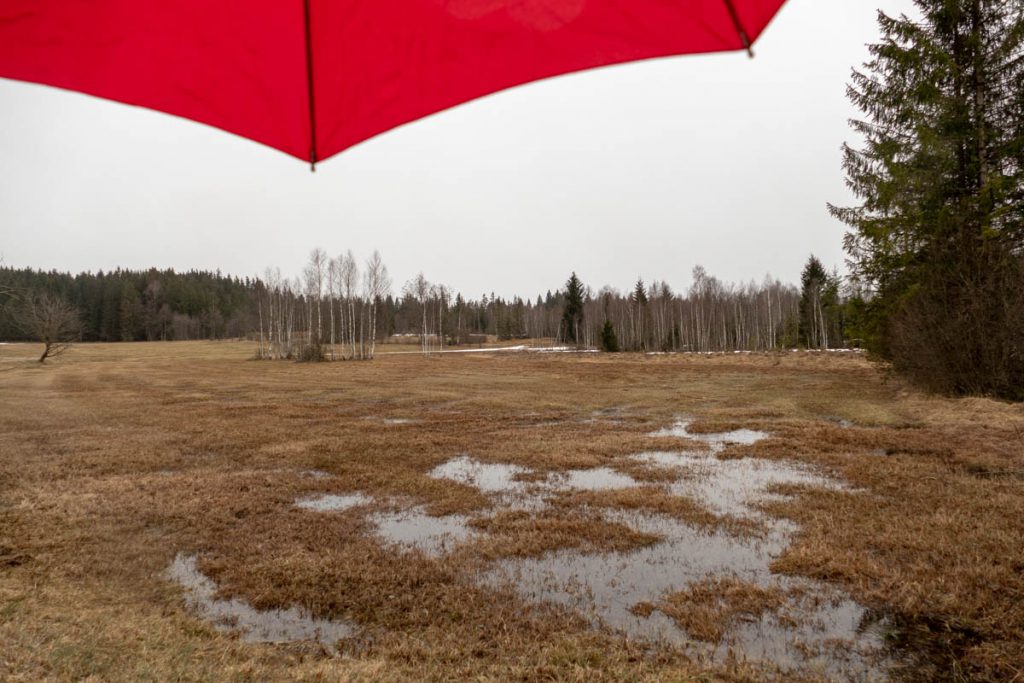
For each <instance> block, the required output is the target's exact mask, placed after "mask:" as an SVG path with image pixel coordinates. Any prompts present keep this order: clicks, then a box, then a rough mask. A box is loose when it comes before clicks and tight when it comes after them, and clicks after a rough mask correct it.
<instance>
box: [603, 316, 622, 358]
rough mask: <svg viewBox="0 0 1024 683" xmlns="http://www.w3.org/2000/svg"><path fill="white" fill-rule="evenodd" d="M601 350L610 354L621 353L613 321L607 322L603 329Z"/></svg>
mask: <svg viewBox="0 0 1024 683" xmlns="http://www.w3.org/2000/svg"><path fill="white" fill-rule="evenodd" d="M601 350H602V351H607V352H608V353H618V351H619V339H618V337H616V336H615V325H612V321H611V320H605V321H604V327H602V328H601Z"/></svg>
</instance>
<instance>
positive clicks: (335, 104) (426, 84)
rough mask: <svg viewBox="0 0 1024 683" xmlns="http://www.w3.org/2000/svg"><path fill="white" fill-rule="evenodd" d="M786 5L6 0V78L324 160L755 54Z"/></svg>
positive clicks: (725, 0) (589, 0) (0, 55)
mask: <svg viewBox="0 0 1024 683" xmlns="http://www.w3.org/2000/svg"><path fill="white" fill-rule="evenodd" d="M784 2H785V0H176V1H175V2H167V1H161V0H156V1H146V0H90V2H82V1H81V0H3V2H0V76H2V77H6V78H13V79H18V80H23V81H32V82H37V83H46V84H49V85H54V86H57V87H61V88H67V89H70V90H77V91H81V92H84V93H89V94H92V95H98V96H100V97H104V98H108V99H111V100H117V101H119V102H126V103H129V104H135V105H140V106H143V107H149V108H151V109H156V110H159V111H163V112H167V113H169V114H175V115H177V116H183V117H185V118H188V119H192V120H195V121H200V122H202V123H206V124H209V125H211V126H216V127H217V128H222V129H224V130H226V131H230V132H232V133H236V134H238V135H241V136H243V137H246V138H250V139H252V140H256V141H257V142H261V143H263V144H266V145H269V146H270V147H273V148H275V149H279V150H281V151H282V152H285V153H287V154H291V155H293V156H296V157H298V158H300V159H304V160H307V161H311V162H316V161H318V160H323V159H326V158H327V157H330V156H332V155H334V154H337V153H338V152H340V151H342V150H344V149H346V148H348V147H351V146H353V145H355V144H357V143H359V142H361V141H363V140H366V139H367V138H370V137H373V136H374V135H377V134H379V133H382V132H384V131H387V130H389V129H391V128H394V127H395V126H399V125H401V124H403V123H407V122H409V121H414V120H416V119H419V118H422V117H424V116H427V115H429V114H432V113H434V112H437V111H440V110H442V109H446V108H448V107H452V106H454V105H457V104H459V103H462V102H465V101H467V100H471V99H474V98H476V97H480V96H482V95H486V94H488V93H492V92H495V91H498V90H502V89H504V88H509V87H511V86H515V85H519V84H522V83H527V82H530V81H535V80H538V79H542V78H547V77H550V76H555V75H558V74H563V73H568V72H572V71H579V70H582V69H589V68H592V67H597V66H604V65H608V64H616V63H621V62H629V61H634V60H639V59H647V58H651V57H664V56H669V55H681V54H692V53H698V52H718V51H725V50H738V49H744V48H746V49H749V47H750V45H751V44H752V43H753V42H754V41H755V40H756V39H757V37H758V36H759V35H760V34H761V32H762V30H764V28H765V26H766V25H767V24H768V22H769V21H770V20H771V19H772V17H773V16H774V15H775V13H776V12H778V10H779V8H780V7H781V6H782V4H783V3H784Z"/></svg>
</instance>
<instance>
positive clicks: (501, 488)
mask: <svg viewBox="0 0 1024 683" xmlns="http://www.w3.org/2000/svg"><path fill="white" fill-rule="evenodd" d="M651 436H656V437H677V438H685V439H688V440H691V441H695V442H697V444H698V448H697V450H664V451H652V452H644V453H637V454H633V455H628V456H624V460H628V461H631V463H632V465H633V466H634V467H635V466H636V464H637V463H639V464H641V465H643V466H645V467H648V468H653V469H657V470H662V474H666V473H667V474H668V476H667V477H662V478H661V479H659V481H660V482H661V483H657V484H652V483H650V482H638V481H637V480H635V479H633V478H632V477H630V476H629V475H627V474H624V473H623V472H620V471H618V470H616V469H614V468H613V467H608V466H605V467H596V468H591V469H580V470H567V471H560V472H546V473H545V472H537V471H534V470H531V469H529V468H527V467H523V466H521V465H515V464H511V463H485V462H480V461H477V460H475V459H473V458H471V457H470V456H467V455H461V456H459V457H456V458H453V459H451V460H449V461H447V462H445V463H443V464H441V465H439V466H437V467H436V468H434V469H433V470H432V471H430V472H429V473H428V475H429V476H430V477H433V478H436V479H445V480H449V481H453V482H457V483H459V484H462V485H465V486H471V487H473V488H475V489H477V490H478V491H480V492H481V493H483V494H484V495H486V496H487V497H488V498H489V499H490V501H491V502H492V510H490V511H489V513H501V512H503V511H507V510H527V511H529V512H531V513H536V512H539V511H542V510H544V509H546V508H548V507H549V506H550V505H551V503H552V501H553V499H555V498H556V497H558V496H560V495H561V494H563V493H565V492H572V491H608V490H619V489H628V488H634V487H637V486H641V485H643V486H660V487H661V488H662V490H663V492H664V493H667V494H669V495H671V496H679V497H685V498H687V499H689V500H692V501H694V502H696V503H698V504H699V505H701V506H702V507H704V508H706V509H707V510H708V511H710V512H712V513H714V514H715V515H718V516H721V517H725V518H732V519H739V520H747V521H751V522H753V523H754V525H755V526H756V527H757V529H758V533H749V531H750V527H749V525H748V526H747V527H746V530H747V532H748V533H744V534H742V535H734V534H732V533H730V532H729V528H730V525H729V524H722V525H720V526H719V527H717V528H713V529H708V528H705V527H697V526H692V525H690V524H688V523H686V522H684V521H682V520H680V519H677V518H674V517H670V516H667V515H663V514H654V513H650V512H644V511H636V510H623V509H620V508H600V509H597V510H592V512H594V513H596V514H599V515H601V516H602V517H603V518H604V519H605V521H608V522H613V523H619V524H623V525H626V526H628V527H630V528H631V529H633V530H635V531H638V532H642V533H645V534H651V535H654V536H656V537H658V538H659V539H660V540H659V541H658V542H656V543H653V544H651V545H649V546H645V547H642V548H639V549H636V550H631V551H608V552H583V551H579V550H561V551H557V552H551V553H547V554H545V555H543V556H541V557H532V558H513V559H505V560H499V561H495V562H492V563H490V564H489V565H488V566H487V567H486V569H485V570H484V572H483V573H482V574H481V575H480V576H475V577H473V580H475V581H478V582H480V583H482V584H483V585H488V586H494V587H498V586H510V587H511V588H513V589H514V590H515V591H516V592H518V593H519V595H521V596H522V597H523V598H524V599H525V600H527V601H530V602H535V603H548V604H555V605H561V606H564V607H567V608H569V609H573V610H576V611H578V612H579V613H581V614H582V615H584V616H585V617H587V618H589V619H590V620H591V621H592V623H593V624H594V625H595V627H607V628H610V629H612V630H615V631H618V632H620V633H622V634H624V635H625V636H626V637H628V638H631V639H637V640H643V641H648V642H655V643H663V644H668V645H671V646H676V647H679V648H681V649H683V650H684V651H686V652H687V653H688V654H691V655H693V656H696V657H698V658H704V659H708V660H712V661H725V660H732V659H738V660H741V661H742V660H747V661H762V662H765V663H768V664H769V665H774V666H777V667H781V668H782V669H783V670H789V671H793V672H799V673H801V674H806V675H810V676H832V677H838V678H854V679H879V678H885V677H886V671H887V668H888V666H889V665H890V664H891V662H890V660H888V659H887V658H886V656H885V648H884V642H883V640H882V636H881V635H880V627H879V625H878V623H877V620H876V619H874V618H873V617H872V616H871V615H870V614H869V613H868V612H867V610H865V608H863V607H862V606H860V605H858V604H857V603H855V602H854V601H852V600H850V599H849V598H848V597H847V596H846V595H845V594H843V593H842V592H840V591H839V590H838V589H836V588H834V587H832V586H829V585H827V584H825V583H821V582H816V581H811V580H807V579H798V578H793V577H786V576H781V575H777V574H773V573H772V571H771V569H770V566H771V563H772V561H773V560H774V559H775V558H777V557H778V556H779V555H780V554H781V553H782V552H783V551H784V550H785V549H786V547H787V546H788V545H789V543H790V541H791V539H792V537H793V534H794V533H795V532H796V531H797V527H796V526H795V525H794V524H793V523H792V522H789V521H787V520H784V519H778V518H775V517H772V516H771V515H768V514H766V513H765V512H764V511H763V508H762V507H761V504H762V503H764V502H767V501H772V500H778V499H781V498H784V496H783V495H782V494H781V493H779V492H778V491H779V490H784V487H785V486H787V485H797V486H804V487H817V488H833V489H836V488H839V489H842V488H844V487H843V484H842V483H841V482H838V481H836V480H834V479H831V478H829V477H827V476H824V475H823V474H821V473H820V472H817V471H815V470H814V469H812V468H810V467H807V466H805V465H802V464H800V463H795V462H789V461H780V460H768V459H761V458H756V457H742V458H726V459H720V458H719V457H718V456H719V455H720V454H721V452H722V451H723V450H724V449H725V448H726V447H727V446H728V445H730V444H746V445H753V444H756V443H757V442H758V441H759V440H761V439H763V438H765V437H767V436H768V435H767V434H766V433H764V432H759V431H754V430H750V429H737V430H733V431H728V432H723V433H717V434H695V433H691V432H690V431H689V422H688V421H685V420H681V421H678V422H676V423H675V424H673V425H671V426H670V427H666V428H664V429H660V430H658V431H656V432H653V433H652V434H651ZM375 502H380V503H382V504H386V505H389V506H390V507H391V510H390V511H379V509H378V510H377V511H370V510H367V511H365V512H364V513H363V514H366V518H367V520H368V521H369V522H371V523H372V524H373V526H374V528H375V533H376V535H377V536H378V537H379V538H380V541H381V543H383V544H385V545H388V546H393V547H395V548H396V549H398V550H399V551H408V550H417V551H420V552H423V553H425V554H427V555H428V556H434V557H438V556H441V555H444V554H446V553H448V552H451V551H452V550H453V549H454V548H455V547H457V546H458V545H459V544H460V543H463V542H466V541H469V540H472V539H473V538H474V537H477V536H479V535H480V534H481V533H484V532H480V531H476V530H473V529H472V528H471V527H470V525H469V519H468V518H467V517H465V516H461V515H448V516H443V517H434V516H431V515H428V514H427V513H426V511H425V509H424V508H423V507H421V506H418V505H413V504H402V501H397V502H396V501H395V500H394V499H389V500H387V501H375V500H374V499H373V498H371V497H369V496H367V495H365V494H362V493H349V494H344V495H330V494H328V495H321V496H318V497H315V498H302V499H299V500H298V501H296V503H295V504H296V505H297V506H298V507H301V508H305V509H308V510H313V511H317V512H328V511H335V510H349V509H352V508H358V507H360V506H368V505H370V504H373V503H375ZM189 562H191V564H189ZM175 567H177V572H178V573H179V574H183V575H187V576H190V577H191V578H190V579H188V580H186V581H181V580H180V579H179V581H181V582H182V583H183V585H186V586H187V587H189V590H190V593H191V594H192V595H193V598H191V599H192V600H193V601H194V602H195V604H196V605H197V608H198V609H199V610H200V611H201V612H203V613H204V614H205V615H207V616H209V617H210V618H213V619H215V620H217V619H223V618H224V617H225V616H230V617H232V618H235V619H236V620H237V622H238V623H239V624H240V625H241V627H242V628H243V630H244V631H245V632H246V633H250V634H253V633H258V634H259V635H257V636H255V638H256V639H263V640H266V639H270V638H273V637H284V636H287V635H288V634H289V633H294V632H296V630H298V631H299V632H301V633H303V634H304V635H303V636H302V637H306V638H308V637H310V636H309V635H308V634H309V633H311V632H312V631H311V630H310V629H314V630H315V629H317V628H319V629H326V628H332V629H336V630H333V631H329V632H328V634H329V635H328V636H327V637H328V638H335V640H336V639H337V638H338V637H344V635H348V634H349V633H350V632H351V628H352V627H351V626H350V625H347V624H336V623H332V622H322V621H317V620H310V619H309V618H308V617H304V616H302V615H301V614H300V613H298V612H294V613H293V611H291V610H285V611H282V612H278V613H276V614H278V615H279V616H276V617H274V620H273V621H270V622H269V624H270V625H269V626H268V625H267V624H268V621H267V617H266V616H265V615H266V613H257V612H255V611H254V610H252V609H251V608H248V606H246V605H245V603H240V602H238V601H217V600H215V599H214V598H213V595H214V592H215V589H214V587H213V584H212V583H211V582H209V580H208V579H206V578H205V577H203V576H202V575H201V574H198V572H196V570H195V563H194V558H193V559H191V560H190V559H189V558H180V557H179V559H178V560H176V562H175ZM172 569H173V568H172ZM723 582H724V583H723ZM708 586H710V587H711V589H708V588H707V587H708ZM718 586H727V587H729V595H732V596H736V595H738V596H740V598H737V599H740V600H742V599H752V598H751V597H750V596H753V598H758V599H761V600H762V601H763V602H764V604H765V605H767V607H756V608H755V607H750V606H749V604H748V605H746V606H745V605H744V604H738V605H732V604H726V603H727V602H728V600H730V599H732V598H730V597H729V595H726V594H725V593H723V594H722V595H721V596H719V595H718V594H717V593H716V592H715V590H716V587H718ZM744 596H746V597H744ZM687 601H696V602H687ZM246 610H248V611H246ZM700 610H703V612H702V611H700ZM695 614H699V615H704V616H701V617H700V618H702V619H706V620H709V621H713V622H716V623H714V624H710V625H709V628H703V626H705V625H706V624H702V623H700V622H699V621H697V617H695V616H694V615H695ZM250 623H252V624H260V625H261V626H259V628H261V629H262V630H257V628H256V626H250V625H249V624H250ZM288 629H292V631H289V630H288ZM302 629H305V630H304V631H303V630H302ZM317 633H319V632H317ZM339 633H340V634H343V635H336V634H339ZM709 633H710V634H713V635H712V636H709V635H708V634H709ZM250 637H253V636H250ZM315 637H316V638H317V639H319V640H321V642H324V637H323V636H321V635H316V636H315Z"/></svg>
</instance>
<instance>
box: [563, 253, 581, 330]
mask: <svg viewBox="0 0 1024 683" xmlns="http://www.w3.org/2000/svg"><path fill="white" fill-rule="evenodd" d="M562 331H563V338H564V339H565V341H567V342H572V343H574V344H576V345H577V346H579V344H580V342H581V341H582V333H583V283H582V282H580V279H579V278H578V277H576V273H575V271H574V272H573V274H572V276H570V277H569V280H568V281H567V282H566V283H565V308H564V309H563V310H562Z"/></svg>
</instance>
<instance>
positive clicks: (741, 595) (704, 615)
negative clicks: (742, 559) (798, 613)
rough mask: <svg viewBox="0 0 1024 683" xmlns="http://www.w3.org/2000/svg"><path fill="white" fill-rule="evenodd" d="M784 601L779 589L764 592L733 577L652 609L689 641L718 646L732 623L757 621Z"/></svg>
mask: <svg viewBox="0 0 1024 683" xmlns="http://www.w3.org/2000/svg"><path fill="white" fill-rule="evenodd" d="M784 601H785V595H784V593H783V591H782V590H781V589H779V588H764V587H762V586H758V585H757V584H753V583H750V582H748V581H742V580H740V579H738V578H736V577H735V576H717V577H708V578H707V579H704V580H703V581H698V582H696V583H693V584H691V585H690V586H689V587H688V588H687V589H686V590H684V591H680V592H677V593H673V594H671V595H667V596H665V597H664V598H663V599H662V601H661V602H659V603H658V604H657V605H655V606H654V607H653V609H658V610H660V611H661V612H663V613H664V614H665V615H666V616H668V617H670V618H671V619H672V620H673V621H674V622H676V623H677V624H679V626H680V627H681V628H683V629H684V630H685V631H686V632H687V634H689V636H690V637H691V638H696V639H698V640H704V641H707V642H711V643H718V642H720V641H721V640H722V638H723V636H724V635H725V632H726V629H727V628H728V627H729V626H730V625H732V623H733V622H735V621H736V620H738V619H741V618H755V619H756V618H760V617H761V615H763V614H764V613H765V612H768V611H770V610H776V609H778V608H779V607H781V606H782V605H783V603H784ZM645 608H646V609H652V608H650V607H646V606H645Z"/></svg>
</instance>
